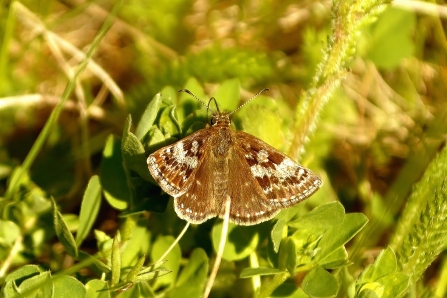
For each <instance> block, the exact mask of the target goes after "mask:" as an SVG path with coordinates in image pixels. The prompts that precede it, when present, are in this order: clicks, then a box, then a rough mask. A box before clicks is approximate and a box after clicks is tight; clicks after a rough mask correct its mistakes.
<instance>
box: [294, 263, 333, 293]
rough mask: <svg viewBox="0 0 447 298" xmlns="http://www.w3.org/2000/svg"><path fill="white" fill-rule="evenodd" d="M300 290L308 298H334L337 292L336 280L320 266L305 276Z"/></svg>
mask: <svg viewBox="0 0 447 298" xmlns="http://www.w3.org/2000/svg"><path fill="white" fill-rule="evenodd" d="M301 288H302V289H303V291H304V292H305V293H306V294H307V295H309V296H310V297H335V296H336V295H337V293H338V290H339V287H338V283H337V279H336V278H335V277H334V276H333V275H332V274H330V273H329V272H327V271H326V270H324V269H323V268H321V267H320V266H318V267H315V268H313V269H312V270H310V271H309V273H307V274H306V276H305V277H304V279H303V282H302V285H301Z"/></svg>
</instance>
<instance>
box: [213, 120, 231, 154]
mask: <svg viewBox="0 0 447 298" xmlns="http://www.w3.org/2000/svg"><path fill="white" fill-rule="evenodd" d="M230 123H231V121H230V117H229V114H228V113H223V112H217V113H214V114H213V117H212V119H211V125H212V126H211V127H210V128H209V129H211V130H213V132H214V133H213V136H212V141H211V143H212V144H213V146H212V148H213V149H212V150H213V153H214V156H215V157H216V158H218V159H219V158H225V157H226V156H227V154H228V150H229V149H230V148H231V145H232V144H233V137H232V131H231V129H230Z"/></svg>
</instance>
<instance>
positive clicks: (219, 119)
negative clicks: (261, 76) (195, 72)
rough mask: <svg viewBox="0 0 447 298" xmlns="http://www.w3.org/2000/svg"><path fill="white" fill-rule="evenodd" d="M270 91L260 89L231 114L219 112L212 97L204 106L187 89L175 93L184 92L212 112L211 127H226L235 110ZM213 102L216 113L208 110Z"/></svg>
mask: <svg viewBox="0 0 447 298" xmlns="http://www.w3.org/2000/svg"><path fill="white" fill-rule="evenodd" d="M267 90H270V89H268V88H265V89H262V90H261V91H259V92H258V93H256V94H255V95H254V96H252V97H251V98H250V99H249V100H247V101H246V102H244V103H243V104H241V105H240V106H239V107H238V108H237V109H235V110H234V111H232V112H221V111H220V110H219V106H218V105H217V101H216V99H215V98H214V97H211V99H210V100H209V102H208V104H205V103H204V102H203V101H201V100H200V99H199V98H198V97H197V96H195V95H194V94H193V93H192V92H191V91H189V90H188V89H180V90H179V91H177V92H186V93H188V94H189V95H191V96H192V97H194V98H195V99H197V100H198V101H199V102H200V103H201V104H202V105H204V106H205V107H206V109H207V110H209V111H212V112H213V116H212V117H211V125H212V126H213V127H228V126H230V124H231V120H230V116H231V114H233V113H234V112H236V111H237V110H239V109H240V108H242V107H243V106H245V105H246V104H247V103H249V102H250V101H251V100H252V99H254V98H255V97H256V96H258V95H259V94H261V93H262V92H264V91H267ZM213 100H214V103H215V104H216V109H217V111H213V110H211V109H210V103H211V101H213Z"/></svg>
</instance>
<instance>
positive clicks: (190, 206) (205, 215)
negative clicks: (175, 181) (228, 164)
mask: <svg viewBox="0 0 447 298" xmlns="http://www.w3.org/2000/svg"><path fill="white" fill-rule="evenodd" d="M212 159H213V156H212V153H211V150H210V151H209V152H207V154H205V155H204V157H203V160H202V162H200V164H199V166H198V168H197V171H196V172H195V175H194V178H193V179H192V181H191V183H190V186H189V189H188V191H187V192H185V193H184V194H183V195H181V196H179V197H177V198H175V199H174V209H175V212H176V213H177V215H178V217H180V218H181V219H183V220H186V221H188V222H190V223H193V224H200V223H202V222H204V221H206V220H208V219H210V218H213V217H216V216H217V214H218V211H217V210H218V209H219V207H218V206H216V200H215V198H214V191H213V187H214V184H213V179H212V178H213V167H214V163H213V161H212Z"/></svg>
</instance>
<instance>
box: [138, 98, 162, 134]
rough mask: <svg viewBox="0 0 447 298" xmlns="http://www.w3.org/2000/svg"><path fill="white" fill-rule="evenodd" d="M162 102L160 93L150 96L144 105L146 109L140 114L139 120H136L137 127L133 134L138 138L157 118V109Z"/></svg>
mask: <svg viewBox="0 0 447 298" xmlns="http://www.w3.org/2000/svg"><path fill="white" fill-rule="evenodd" d="M161 104H162V94H161V93H157V94H156V95H155V96H154V98H152V100H151V102H150V103H149V104H148V105H147V106H146V109H145V110H144V112H143V115H142V116H141V119H140V121H139V122H138V125H137V128H136V130H135V136H136V137H137V138H138V139H140V140H141V139H142V138H143V137H144V135H145V134H146V133H147V131H148V130H149V128H150V127H152V125H153V124H154V122H155V119H156V118H157V115H158V111H159V110H160V107H161Z"/></svg>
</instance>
